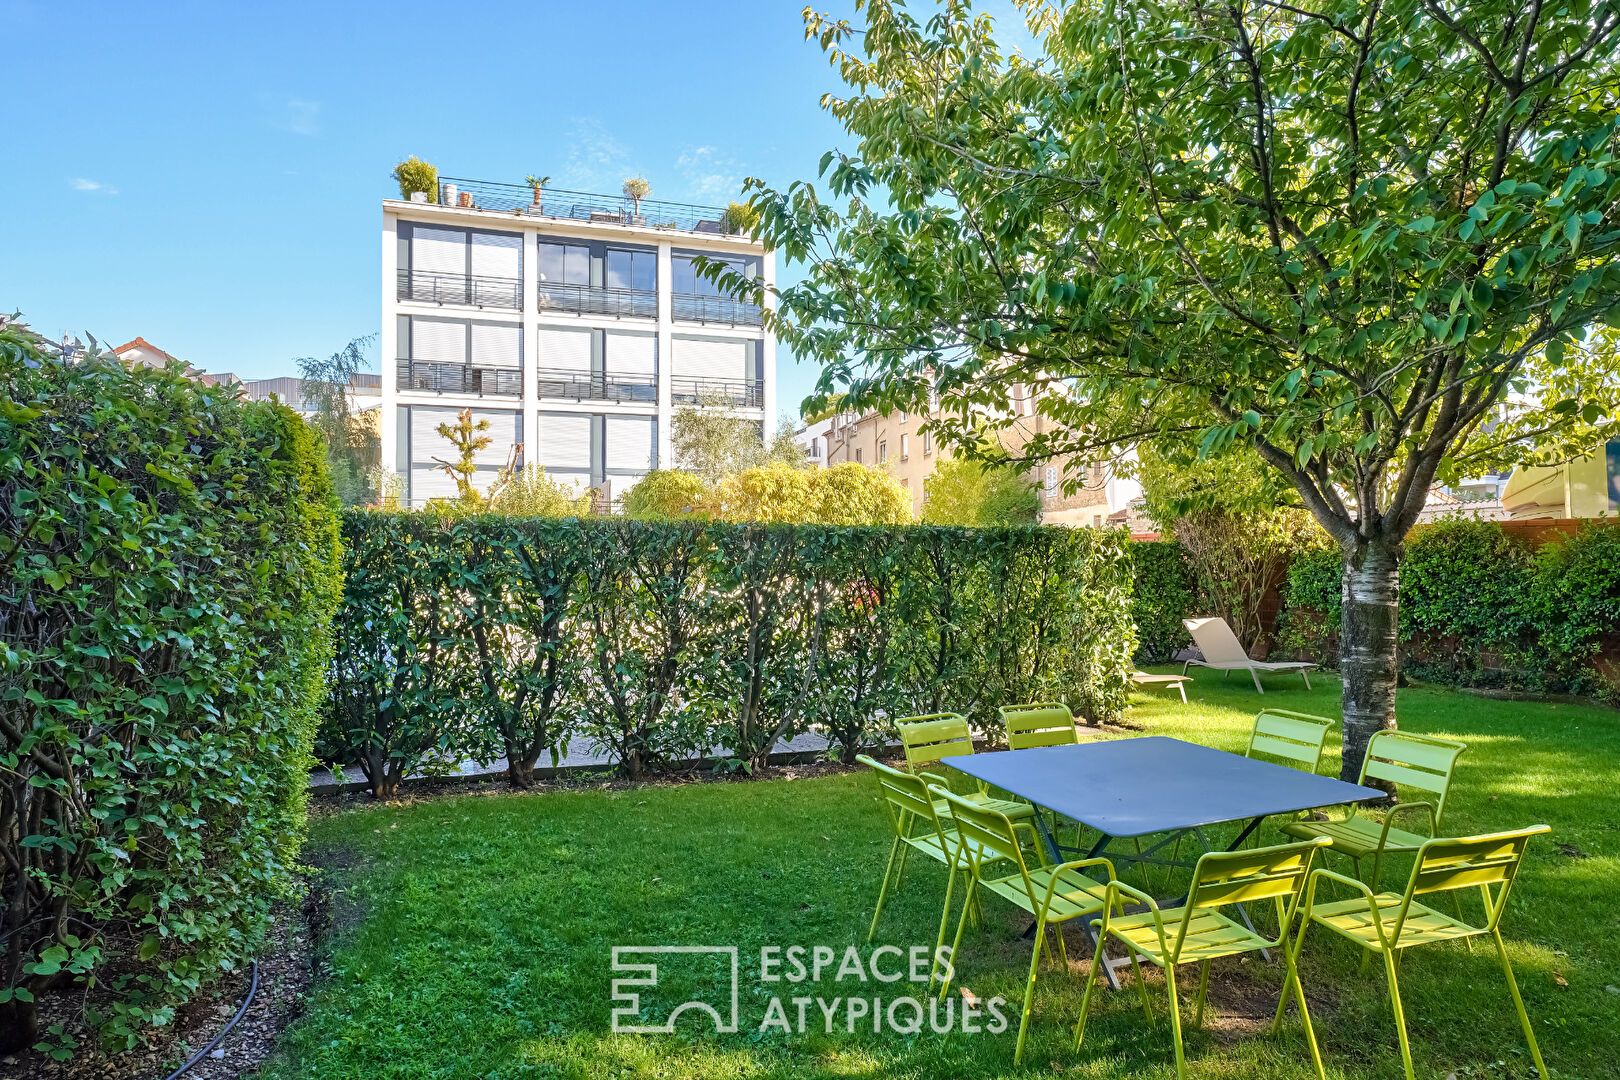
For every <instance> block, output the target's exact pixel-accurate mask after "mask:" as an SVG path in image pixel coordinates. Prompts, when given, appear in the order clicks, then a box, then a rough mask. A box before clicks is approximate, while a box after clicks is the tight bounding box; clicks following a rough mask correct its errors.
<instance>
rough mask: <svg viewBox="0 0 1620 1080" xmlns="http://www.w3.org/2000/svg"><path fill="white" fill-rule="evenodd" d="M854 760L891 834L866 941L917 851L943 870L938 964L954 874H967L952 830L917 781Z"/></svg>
mask: <svg viewBox="0 0 1620 1080" xmlns="http://www.w3.org/2000/svg"><path fill="white" fill-rule="evenodd" d="M855 760H856V761H859V762H860V763H861V764H863V765H866V766H867V767H869V768H870V769H871V770H872V772H873V774H875V775H876V777H877V783H878V793H879V795H881V796H882V799H883V805H884V808H885V809H886V810H887V811H888V817H889V828H890V829H891V831H892V832H893V833H894V842H893V843H892V844H890V845H889V863H888V865H887V866H886V867H884V869H883V885H882V886H881V887H880V888H879V889H878V899H877V909H876V910H875V911H873V912H872V926H871V928H870V929H869V930H867V932H866V940H867V942H868V943H870V942H871V940H872V938H873V937H874V936H875V935H876V934H877V924H878V916H880V915H882V914H883V904H884V901H886V900H887V899H888V898H889V893H890V892H891V891H892V890H898V889H899V888H900V881H901V878H902V877H903V876H904V874H905V869H906V856H907V855H909V854H910V853H911V852H913V851H917V852H921V853H922V854H923V855H926V856H927V857H928V858H930V859H933V860H934V861H935V862H937V863H941V864H942V865H944V867H945V870H946V881H945V902H944V904H943V905H942V906H941V908H940V912H939V934H938V935H937V937H936V939H935V942H934V957H935V962H936V963H937V962H938V957H939V949H940V946H941V945H944V944H945V926H946V923H947V921H948V920H949V918H950V913H951V893H952V891H953V890H954V888H955V886H956V875H957V873H958V872H963V873H965V872H966V871H967V864H966V863H965V862H964V861H963V859H962V857H961V851H960V847H961V841H960V838H959V837H958V836H957V832H956V828H955V826H954V825H953V824H952V823H951V822H950V821H949V820H948V819H942V818H941V817H940V816H939V814H938V813H937V812H935V810H934V797H933V794H932V793H931V792H930V791H929V790H928V782H927V781H926V780H924V779H923V778H922V777H920V776H913V775H912V774H911V773H907V772H901V771H900V770H899V769H893V768H890V767H889V766H887V765H885V764H883V763H882V762H881V761H874V760H873V759H871V758H869V757H867V756H866V755H865V754H860V755H858V756H857V757H856V758H855ZM929 974H930V978H929V985H930V986H932V985H933V979H932V974H933V973H932V971H930V973H929Z"/></svg>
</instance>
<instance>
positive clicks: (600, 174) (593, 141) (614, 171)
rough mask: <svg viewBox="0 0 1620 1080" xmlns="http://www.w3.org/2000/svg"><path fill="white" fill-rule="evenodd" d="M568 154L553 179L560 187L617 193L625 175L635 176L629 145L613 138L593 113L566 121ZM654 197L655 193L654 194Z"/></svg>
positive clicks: (565, 138)
mask: <svg viewBox="0 0 1620 1080" xmlns="http://www.w3.org/2000/svg"><path fill="white" fill-rule="evenodd" d="M564 141H565V142H566V143H567V145H568V157H567V159H566V160H565V161H564V162H563V164H562V168H561V171H560V172H559V173H558V174H557V176H556V177H555V178H554V179H555V183H556V185H557V186H558V187H560V188H568V189H571V190H574V191H599V192H604V193H608V194H616V193H617V192H618V190H619V185H620V184H622V183H624V181H625V179H626V178H627V177H631V176H638V175H641V173H639V172H638V170H637V169H635V168H634V167H633V166H632V165H631V160H632V156H631V153H630V148H629V147H627V146H625V145H624V144H623V143H622V142H620V141H619V140H618V139H615V138H614V137H613V136H612V135H611V134H610V133H609V132H608V130H607V127H606V126H605V125H604V124H603V123H602V122H601V121H600V120H598V119H596V118H595V117H592V116H577V117H575V118H574V119H573V120H571V121H570V122H569V125H568V134H567V135H566V136H565V137H564ZM653 197H654V198H657V197H658V195H657V192H654V193H653Z"/></svg>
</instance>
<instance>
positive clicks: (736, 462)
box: [670, 393, 809, 484]
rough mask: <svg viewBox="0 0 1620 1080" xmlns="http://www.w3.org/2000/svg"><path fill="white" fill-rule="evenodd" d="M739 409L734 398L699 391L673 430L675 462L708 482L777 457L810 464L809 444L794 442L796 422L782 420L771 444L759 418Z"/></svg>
mask: <svg viewBox="0 0 1620 1080" xmlns="http://www.w3.org/2000/svg"><path fill="white" fill-rule="evenodd" d="M734 412H735V403H734V402H733V401H732V400H731V399H730V398H729V397H727V396H725V395H723V394H713V393H705V394H702V395H700V396H699V398H698V402H697V404H695V405H683V406H681V407H680V408H679V409H676V410H675V420H674V424H673V426H672V427H671V428H670V444H671V446H672V448H673V449H674V451H675V463H676V464H677V465H678V466H680V467H681V468H682V469H685V470H688V471H690V472H694V473H696V474H697V475H698V476H700V477H702V478H703V479H704V481H705V482H707V483H709V484H718V483H719V482H720V480H721V478H723V477H725V476H726V475H728V474H730V473H734V472H741V471H742V470H744V469H751V468H754V467H755V466H756V465H765V464H767V463H769V462H772V461H785V462H787V463H788V464H790V465H797V466H799V467H800V468H808V467H809V462H808V461H806V460H805V456H804V448H803V447H801V446H799V444H798V443H796V442H794V441H793V429H792V425H791V424H788V423H782V424H778V425H777V433H776V437H775V438H773V439H772V440H771V441H770V442H769V443H767V442H766V441H765V440H764V438H763V437H762V436H761V433H760V426H759V421H757V420H749V419H746V418H744V417H739V416H736V415H734Z"/></svg>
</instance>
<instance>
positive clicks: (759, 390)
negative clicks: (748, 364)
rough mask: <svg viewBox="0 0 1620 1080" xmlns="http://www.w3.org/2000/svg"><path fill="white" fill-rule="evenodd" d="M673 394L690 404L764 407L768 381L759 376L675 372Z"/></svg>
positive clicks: (674, 396)
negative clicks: (710, 376)
mask: <svg viewBox="0 0 1620 1080" xmlns="http://www.w3.org/2000/svg"><path fill="white" fill-rule="evenodd" d="M669 390H670V397H671V398H672V399H673V400H675V401H678V402H682V403H685V404H688V405H722V406H724V405H730V406H732V407H734V408H739V409H762V408H764V407H765V383H764V382H763V381H761V380H759V379H707V378H699V377H696V376H691V375H673V376H671V377H670V380H669Z"/></svg>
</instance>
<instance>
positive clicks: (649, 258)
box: [630, 251, 658, 292]
mask: <svg viewBox="0 0 1620 1080" xmlns="http://www.w3.org/2000/svg"><path fill="white" fill-rule="evenodd" d="M634 266H635V271H634V277H633V280H632V283H631V286H630V287H631V288H632V289H640V290H641V291H642V292H657V291H658V255H657V254H656V253H655V252H651V251H638V252H636V258H635V264H634Z"/></svg>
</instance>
